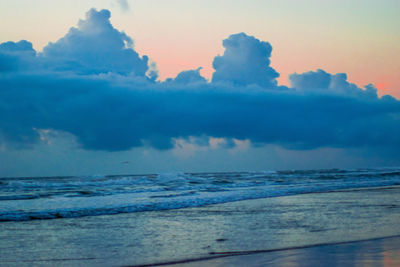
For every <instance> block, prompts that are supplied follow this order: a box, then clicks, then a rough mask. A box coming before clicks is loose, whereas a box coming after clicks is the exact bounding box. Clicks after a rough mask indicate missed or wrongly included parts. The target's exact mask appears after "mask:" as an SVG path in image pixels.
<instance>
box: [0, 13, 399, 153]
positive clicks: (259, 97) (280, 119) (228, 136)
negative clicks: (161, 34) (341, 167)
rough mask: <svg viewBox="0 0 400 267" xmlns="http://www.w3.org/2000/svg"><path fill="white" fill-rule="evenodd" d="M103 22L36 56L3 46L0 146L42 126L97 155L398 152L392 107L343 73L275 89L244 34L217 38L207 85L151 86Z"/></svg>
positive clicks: (185, 81)
mask: <svg viewBox="0 0 400 267" xmlns="http://www.w3.org/2000/svg"><path fill="white" fill-rule="evenodd" d="M109 18H110V13H109V12H108V11H106V10H101V11H96V10H94V9H92V10H90V11H89V12H88V13H87V17H86V19H85V20H81V21H80V22H79V24H78V27H77V28H71V30H70V31H69V32H68V33H67V34H66V35H65V36H64V37H63V38H61V39H60V40H58V41H57V42H55V43H50V44H49V45H48V46H47V47H46V48H45V49H44V51H43V53H36V52H35V51H34V50H33V49H32V46H31V44H30V43H29V42H26V41H21V42H18V43H12V42H8V43H4V44H1V45H0V59H2V61H1V64H0V66H1V71H0V121H1V124H0V144H2V145H3V146H7V147H10V146H11V147H29V146H31V145H33V144H35V143H37V142H39V141H40V137H41V133H43V130H50V132H53V133H57V132H59V133H69V134H72V135H73V136H74V137H75V138H76V140H77V142H78V143H79V144H80V145H81V146H82V147H83V148H84V149H88V150H105V151H122V150H129V149H130V148H132V147H140V146H151V147H154V148H157V149H161V150H165V149H170V148H172V147H174V146H175V145H176V142H178V143H179V142H181V141H179V140H185V142H186V143H187V142H189V143H190V142H195V143H196V144H202V145H211V144H212V142H213V140H222V139H223V140H224V141H223V142H222V141H221V144H225V146H226V147H233V146H235V145H236V144H237V143H238V142H239V143H240V142H246V143H247V142H251V144H253V145H256V146H257V145H264V144H275V145H279V146H282V147H285V148H290V149H313V148H318V147H339V148H349V147H369V148H379V149H384V150H388V151H389V150H390V151H395V152H399V150H400V138H399V136H400V102H399V101H398V100H396V99H395V98H393V97H391V96H385V97H381V98H379V97H378V96H377V95H376V89H375V88H374V87H373V86H372V85H368V86H366V87H365V88H359V87H357V86H356V85H354V84H351V83H349V82H348V81H347V76H346V74H341V73H339V74H329V73H327V72H325V71H323V70H317V71H315V72H307V73H303V74H297V73H296V74H293V75H291V76H290V81H291V87H289V88H288V87H283V86H278V85H277V83H276V78H277V77H278V75H279V74H278V73H277V72H276V71H275V70H274V69H272V68H271V67H270V60H269V58H270V56H271V51H272V47H271V46H270V45H269V44H268V43H266V42H262V41H259V40H258V39H256V38H255V37H252V36H248V35H246V34H244V33H240V34H234V35H231V36H230V37H228V38H227V39H226V40H224V43H223V44H224V47H225V53H224V54H223V55H222V56H217V57H216V58H215V60H214V64H213V65H214V67H215V73H214V75H213V78H212V81H211V82H207V80H205V79H204V78H203V77H202V76H201V75H200V68H199V69H196V70H186V71H182V72H181V73H179V74H178V75H177V77H175V78H174V79H168V80H167V81H165V82H161V81H157V80H156V79H155V77H153V79H150V78H149V77H148V76H147V75H146V73H148V72H149V70H152V69H153V70H154V67H151V66H150V67H149V64H148V59H147V57H145V56H139V55H138V53H137V52H136V51H135V50H134V49H133V42H132V40H131V39H130V38H129V37H128V36H126V35H125V34H124V33H122V32H120V31H118V30H116V29H115V28H113V26H112V25H111V23H110V21H109ZM3 59H4V60H3ZM150 65H151V64H150ZM177 140H178V141H177Z"/></svg>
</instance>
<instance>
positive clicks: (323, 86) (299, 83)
mask: <svg viewBox="0 0 400 267" xmlns="http://www.w3.org/2000/svg"><path fill="white" fill-rule="evenodd" d="M289 80H290V84H291V86H292V88H295V89H296V90H300V91H309V92H311V91H315V92H318V91H320V93H323V91H325V92H330V93H337V94H341V95H348V96H354V97H368V98H371V99H376V98H377V96H378V95H377V90H376V88H375V86H374V85H372V84H369V85H367V86H365V88H364V89H362V88H359V87H358V86H357V85H355V84H353V83H349V82H348V81H347V75H346V74H345V73H337V74H334V75H333V74H329V73H327V72H325V71H323V70H321V69H319V70H317V71H309V72H306V73H302V74H297V73H293V74H291V75H289Z"/></svg>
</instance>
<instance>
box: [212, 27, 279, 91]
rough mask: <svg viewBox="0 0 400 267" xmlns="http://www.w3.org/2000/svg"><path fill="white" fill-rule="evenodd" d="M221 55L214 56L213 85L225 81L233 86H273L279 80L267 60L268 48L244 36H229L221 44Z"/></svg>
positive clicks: (270, 49)
mask: <svg viewBox="0 0 400 267" xmlns="http://www.w3.org/2000/svg"><path fill="white" fill-rule="evenodd" d="M223 46H224V47H225V52H224V54H223V55H222V56H217V57H215V59H214V61H213V67H214V69H215V72H214V74H213V76H212V81H213V82H228V83H230V84H232V85H236V86H246V85H251V84H256V85H259V86H262V87H267V88H271V87H275V86H276V84H277V81H276V78H278V77H279V73H277V72H276V71H275V70H274V69H273V68H271V67H270V66H269V65H270V60H269V58H270V57H271V52H272V46H271V45H270V44H269V43H267V42H263V41H260V40H258V39H256V38H254V37H253V36H248V35H246V34H245V33H238V34H233V35H231V36H229V38H228V39H225V40H224V41H223Z"/></svg>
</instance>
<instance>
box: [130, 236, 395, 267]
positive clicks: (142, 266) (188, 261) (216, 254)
mask: <svg viewBox="0 0 400 267" xmlns="http://www.w3.org/2000/svg"><path fill="white" fill-rule="evenodd" d="M389 239H396V240H397V241H398V242H397V243H398V244H399V245H400V235H394V236H384V237H376V238H371V239H363V240H354V241H343V242H332V243H320V244H312V245H304V246H294V247H286V248H275V249H261V250H248V251H223V252H210V253H209V255H210V256H209V257H201V258H191V259H182V260H176V261H166V262H155V263H149V264H139V265H126V267H151V266H168V265H182V264H191V263H196V262H204V263H205V262H211V261H213V260H216V259H221V258H227V257H241V256H250V255H256V254H269V253H274V252H286V251H301V250H304V249H312V248H318V247H329V246H343V245H357V244H362V243H369V242H377V241H385V240H389ZM399 263H400V246H399Z"/></svg>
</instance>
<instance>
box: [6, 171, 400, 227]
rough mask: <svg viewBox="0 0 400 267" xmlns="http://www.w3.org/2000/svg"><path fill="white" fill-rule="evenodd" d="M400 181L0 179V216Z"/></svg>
mask: <svg viewBox="0 0 400 267" xmlns="http://www.w3.org/2000/svg"><path fill="white" fill-rule="evenodd" d="M392 185H400V168H384V169H357V170H338V169H333V170H309V171H266V172H231V173H169V174H152V175H115V176H112V175H110V176H74V177H35V178H30V177H26V178H1V179H0V221H27V220H37V219H57V218H76V217H83V216H96V215H106V214H119V213H135V212H143V211H157V210H170V209H181V208H189V207H199V206H205V205H210V204H219V203H227V202H233V201H240V200H247V199H257V198H269V197H279V196H290V195H297V194H305V193H323V192H329V191H335V190H346V189H357V188H369V187H382V186H392Z"/></svg>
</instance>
